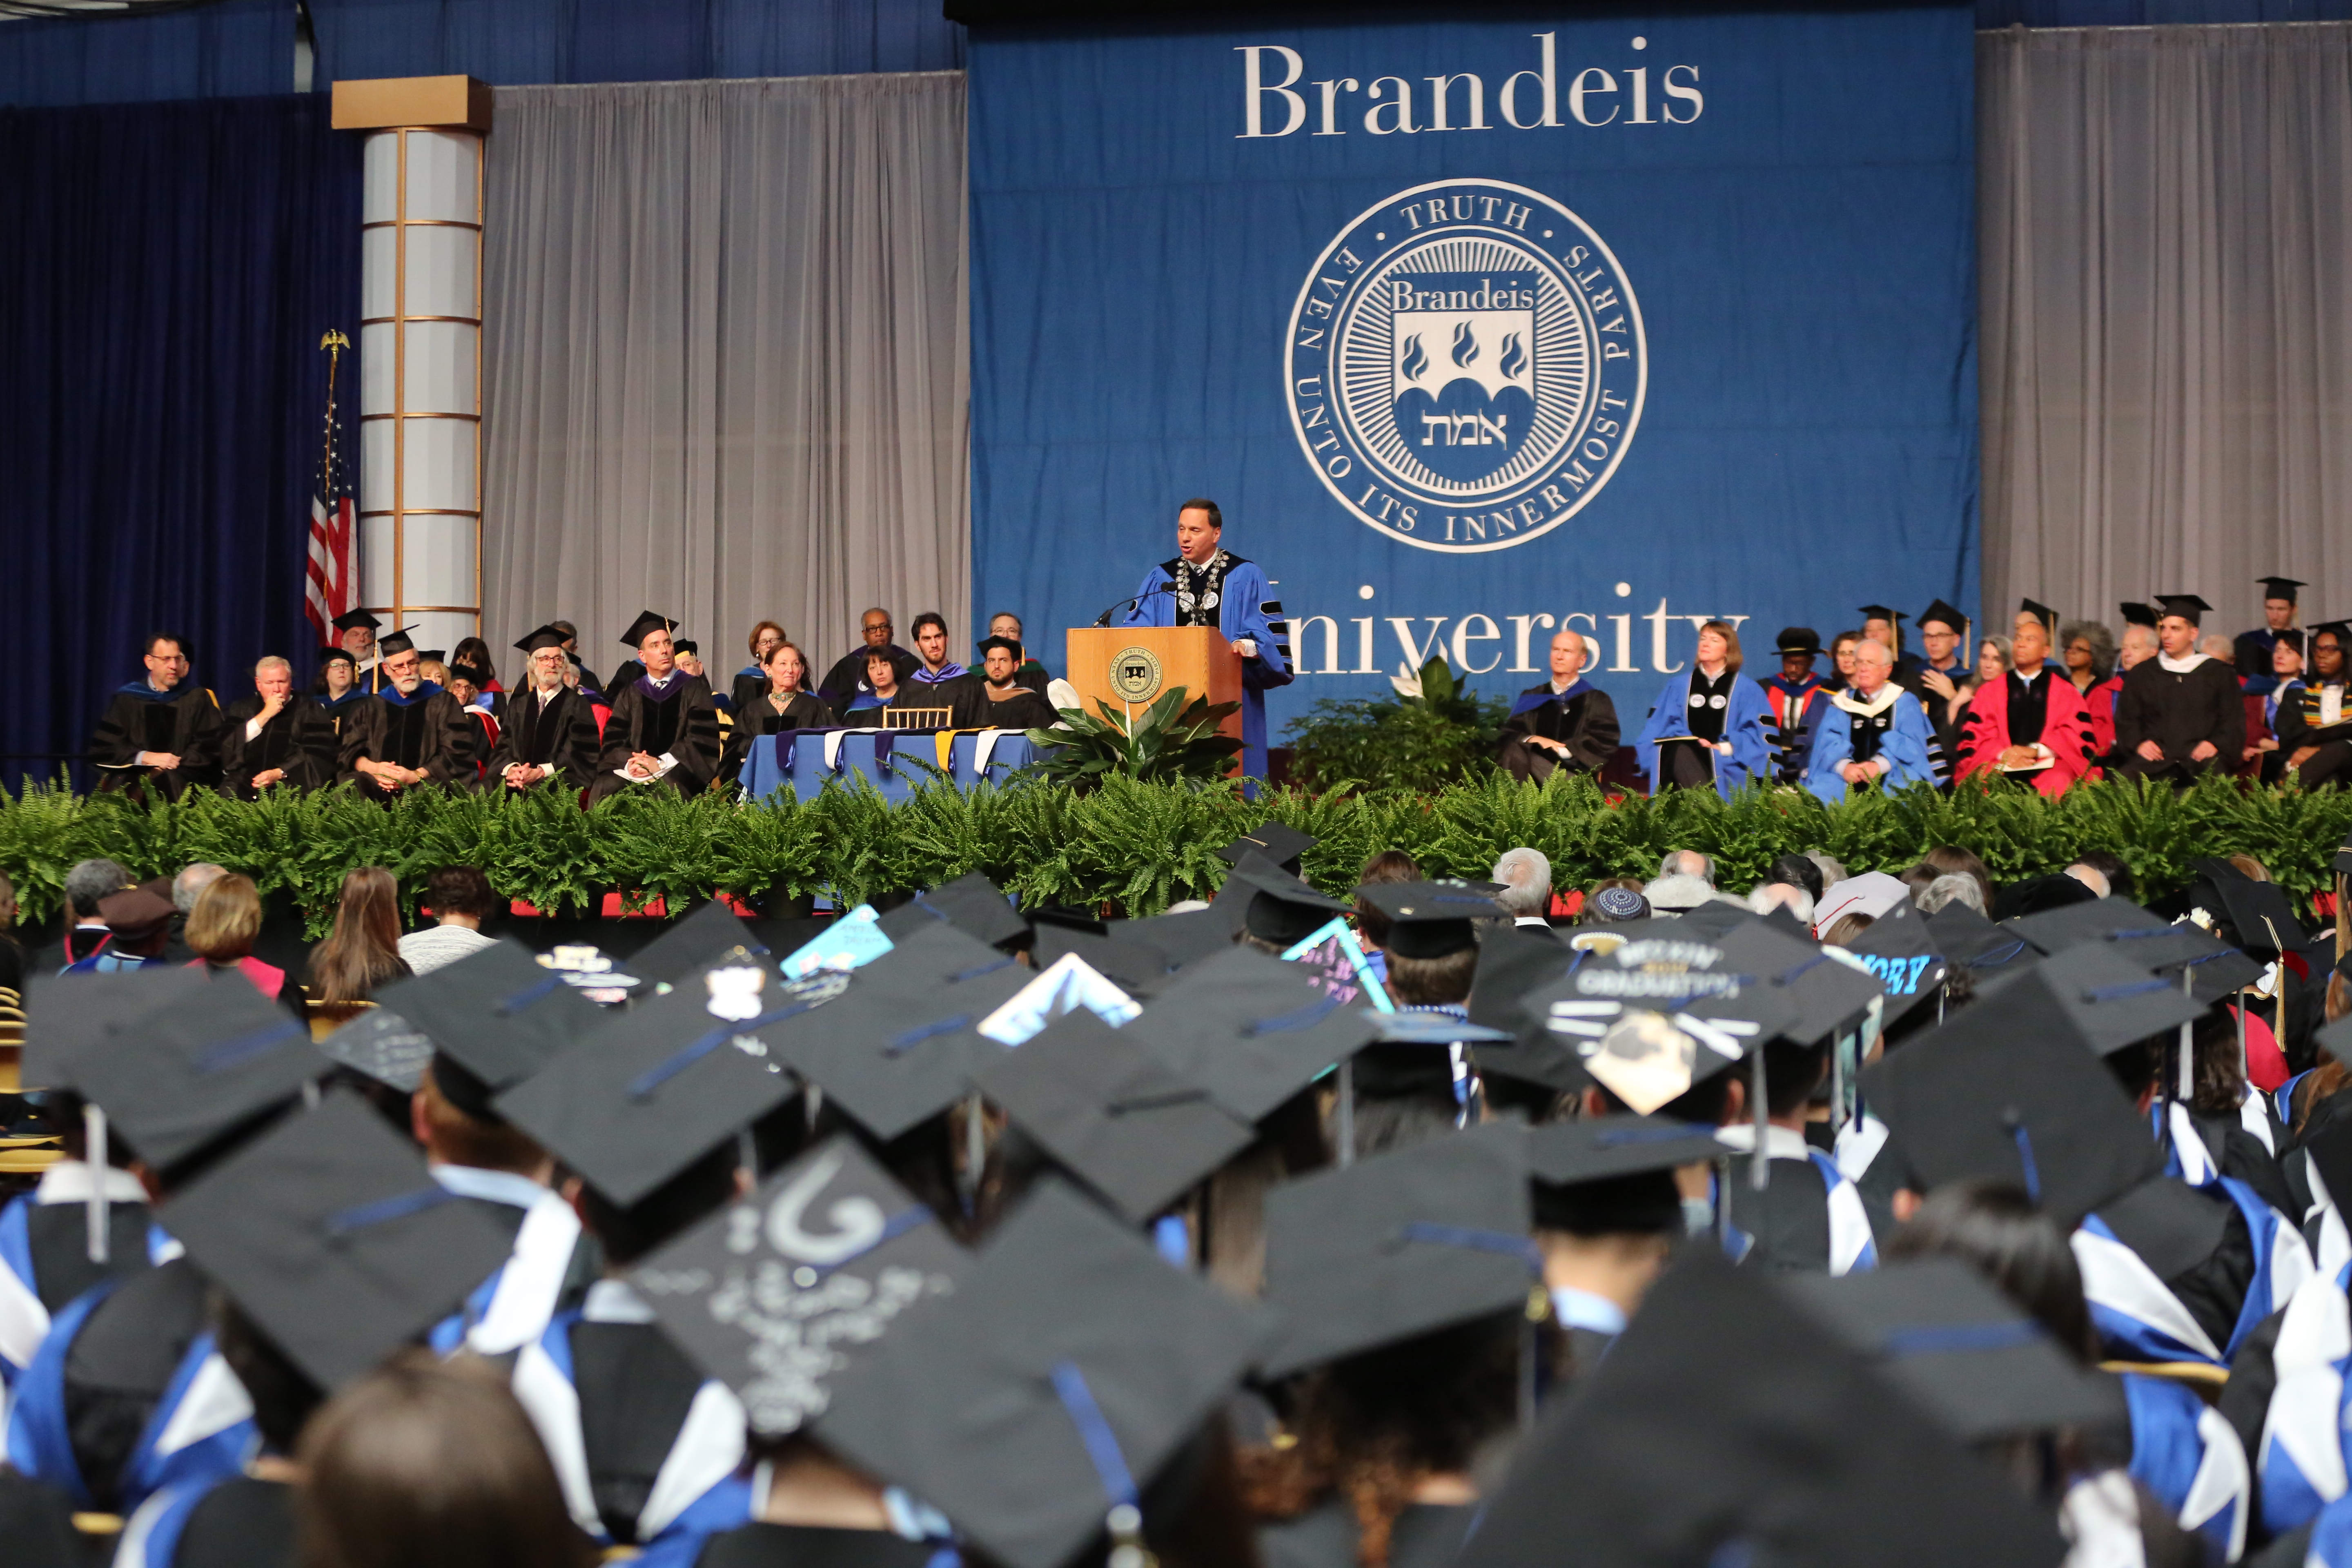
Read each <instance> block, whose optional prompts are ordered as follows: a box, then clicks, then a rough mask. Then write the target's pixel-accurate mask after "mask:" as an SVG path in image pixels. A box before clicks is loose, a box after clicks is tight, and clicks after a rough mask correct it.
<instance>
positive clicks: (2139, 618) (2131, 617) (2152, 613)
mask: <svg viewBox="0 0 2352 1568" xmlns="http://www.w3.org/2000/svg"><path fill="white" fill-rule="evenodd" d="M2122 608H2123V613H2124V625H2126V626H2155V625H2156V623H2157V621H2158V619H2160V618H2161V617H2159V616H2158V615H2157V613H2156V606H2155V605H2144V604H2142V603H2140V602H2139V601H2138V600H2137V599H2126V600H2125V601H2124V603H2123V606H2122Z"/></svg>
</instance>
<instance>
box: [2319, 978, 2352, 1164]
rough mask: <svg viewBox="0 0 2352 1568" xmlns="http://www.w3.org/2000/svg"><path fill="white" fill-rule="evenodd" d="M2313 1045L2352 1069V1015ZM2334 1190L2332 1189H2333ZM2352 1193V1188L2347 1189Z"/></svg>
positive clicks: (2322, 1033) (2329, 1027)
mask: <svg viewBox="0 0 2352 1568" xmlns="http://www.w3.org/2000/svg"><path fill="white" fill-rule="evenodd" d="M2311 1038H2312V1043H2313V1044H2315V1045H2316V1046H2317V1047H2319V1048H2320V1049H2321V1050H2324V1051H2326V1053H2327V1054H2328V1055H2329V1056H2331V1057H2334V1058H2336V1060H2337V1061H2339V1062H2341V1063H2343V1064H2344V1065H2345V1066H2346V1067H2347V1068H2352V1013H2347V1014H2346V1015H2345V1016H2343V1017H2341V1018H2338V1019H2336V1022H2334V1023H2333V1024H2329V1025H2327V1026H2325V1027H2323V1028H2322V1029H2320V1031H2319V1032H2318V1033H2317V1034H2315V1035H2314V1036H2312V1037H2311ZM2331 1190H2332V1188H2331ZM2347 1191H2352V1188H2347Z"/></svg>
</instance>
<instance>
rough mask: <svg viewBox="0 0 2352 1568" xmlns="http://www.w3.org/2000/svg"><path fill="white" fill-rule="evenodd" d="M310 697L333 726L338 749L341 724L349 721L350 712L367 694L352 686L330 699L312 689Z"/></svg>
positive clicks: (341, 734) (340, 739)
mask: <svg viewBox="0 0 2352 1568" xmlns="http://www.w3.org/2000/svg"><path fill="white" fill-rule="evenodd" d="M310 698H311V700H313V701H314V702H316V703H318V705H319V711H320V712H321V713H324V714H325V715H326V716H327V722H328V723H329V724H330V725H331V726H332V727H333V729H334V731H335V745H336V747H337V749H338V750H340V749H341V746H342V743H343V726H344V725H345V724H346V723H348V722H349V721H350V720H351V716H352V712H353V711H354V710H356V709H357V708H358V707H359V705H360V704H361V703H362V702H364V701H366V700H368V694H367V693H366V692H365V691H362V689H360V688H358V687H356V686H354V687H352V688H351V689H349V690H347V691H345V692H344V693H343V694H342V695H341V697H336V698H329V697H327V696H325V695H324V694H323V693H320V692H319V691H316V690H314V691H312V692H311V693H310Z"/></svg>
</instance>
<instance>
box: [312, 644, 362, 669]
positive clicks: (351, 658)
mask: <svg viewBox="0 0 2352 1568" xmlns="http://www.w3.org/2000/svg"><path fill="white" fill-rule="evenodd" d="M338 660H340V661H341V662H342V663H344V664H348V665H351V666H352V667H353V668H357V666H358V664H359V662H360V661H359V656H358V655H357V654H355V653H353V652H352V650H351V649H349V648H347V647H322V648H320V650H319V668H321V669H323V668H326V667H327V666H328V665H331V664H333V663H335V662H337V661H338Z"/></svg>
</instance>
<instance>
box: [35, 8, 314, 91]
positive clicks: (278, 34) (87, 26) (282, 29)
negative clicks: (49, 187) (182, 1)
mask: <svg viewBox="0 0 2352 1568" xmlns="http://www.w3.org/2000/svg"><path fill="white" fill-rule="evenodd" d="M293 86H294V0H216V3H215V4H214V5H200V6H196V7H194V8H193V9H190V10H184V11H167V12H164V13H163V14H162V15H160V16H107V15H106V14H104V13H103V12H100V13H98V14H95V15H92V16H75V17H72V18H69V19H66V20H60V21H39V22H10V23H8V24H6V25H5V26H0V104H5V105H8V106H11V107H14V108H20V109H36V108H41V107H45V106H49V105H58V104H77V103H152V102H154V101H156V100H161V99H170V98H245V97H249V96H251V95H252V94H255V93H262V92H286V91H289V90H291V89H292V88H293Z"/></svg>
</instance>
